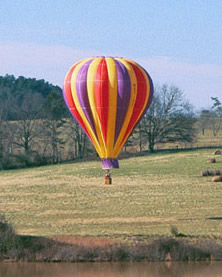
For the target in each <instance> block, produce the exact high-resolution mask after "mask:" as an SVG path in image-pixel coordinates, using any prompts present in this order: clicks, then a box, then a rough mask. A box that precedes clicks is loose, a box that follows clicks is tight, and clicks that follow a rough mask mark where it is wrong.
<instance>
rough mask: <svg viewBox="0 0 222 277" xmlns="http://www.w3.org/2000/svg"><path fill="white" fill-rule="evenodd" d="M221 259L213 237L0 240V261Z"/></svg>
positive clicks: (29, 237)
mask: <svg viewBox="0 0 222 277" xmlns="http://www.w3.org/2000/svg"><path fill="white" fill-rule="evenodd" d="M211 260H222V245H221V244H218V243H217V242H216V241H214V240H204V241H203V240H198V242H194V241H192V240H187V239H179V238H178V239H176V238H173V237H163V238H159V239H154V240H153V241H152V242H151V243H146V242H145V241H142V242H139V241H137V240H132V241H131V242H130V243H122V242H118V241H116V240H113V239H109V238H104V237H90V236H85V237H84V236H58V237H54V238H44V237H34V236H19V235H17V236H16V237H14V238H13V237H10V236H9V241H8V242H7V243H5V245H3V242H2V240H1V242H0V261H27V262H107V261H115V262H117V261H138V262H139V261H211Z"/></svg>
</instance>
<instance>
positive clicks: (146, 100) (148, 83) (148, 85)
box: [117, 59, 150, 156]
mask: <svg viewBox="0 0 222 277" xmlns="http://www.w3.org/2000/svg"><path fill="white" fill-rule="evenodd" d="M124 60H125V61H127V62H131V63H133V64H134V65H136V66H137V67H138V68H139V69H140V71H141V72H142V74H143V76H144V78H145V81H146V87H147V89H146V99H145V101H144V105H143V108H142V109H141V111H140V113H139V116H138V119H137V120H136V121H135V123H134V125H133V126H132V128H131V130H129V135H130V134H131V131H132V130H133V128H134V127H135V125H136V124H137V122H138V120H139V118H140V116H141V115H142V114H143V112H144V109H145V107H146V105H147V102H148V99H149V96H150V81H149V79H148V77H147V75H146V73H145V72H144V70H143V68H142V67H141V66H139V65H138V64H137V63H135V62H134V61H131V60H129V59H124ZM129 135H128V136H126V138H125V139H124V141H123V142H122V143H121V145H120V147H119V152H118V153H117V156H118V155H119V153H120V151H121V149H122V147H123V146H124V144H125V142H126V141H127V139H128V138H129Z"/></svg>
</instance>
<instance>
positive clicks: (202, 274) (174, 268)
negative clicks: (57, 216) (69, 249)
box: [0, 262, 222, 277]
mask: <svg viewBox="0 0 222 277" xmlns="http://www.w3.org/2000/svg"><path fill="white" fill-rule="evenodd" d="M0 276H1V277H49V276H50V277H95V276H96V277H221V276H222V262H209V263H206V262H195V263H194V262H192V263H191V262H190V263H185V262H184V263H182V262H162V263H160V262H156V263H155V262H153V263H145V262H144V263H142V262H141V263H135V262H134V263H123V262H122V263H119V262H118V263H0Z"/></svg>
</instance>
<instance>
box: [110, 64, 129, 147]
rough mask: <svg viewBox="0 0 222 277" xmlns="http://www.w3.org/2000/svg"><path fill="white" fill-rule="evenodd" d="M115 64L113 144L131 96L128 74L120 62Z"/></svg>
mask: <svg viewBox="0 0 222 277" xmlns="http://www.w3.org/2000/svg"><path fill="white" fill-rule="evenodd" d="M115 62H116V69H117V111H116V127H115V138H114V143H116V140H117V138H118V136H119V134H120V131H121V128H122V125H123V122H124V119H125V117H126V113H127V110H128V106H129V101H130V94H131V83H130V77H129V73H128V71H127V69H126V67H125V66H124V65H123V64H122V63H121V62H120V61H117V60H115Z"/></svg>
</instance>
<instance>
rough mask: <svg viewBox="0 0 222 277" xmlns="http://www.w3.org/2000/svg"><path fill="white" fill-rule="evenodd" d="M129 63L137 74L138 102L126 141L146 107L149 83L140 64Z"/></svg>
mask: <svg viewBox="0 0 222 277" xmlns="http://www.w3.org/2000/svg"><path fill="white" fill-rule="evenodd" d="M129 63H130V65H131V66H132V68H133V70H134V73H135V75H136V80H137V96H136V102H135V105H134V108H133V113H132V117H131V119H130V122H129V125H128V127H127V130H126V133H125V135H124V137H123V140H122V141H124V140H125V139H126V137H128V136H129V135H130V134H131V133H132V131H133V129H134V127H135V124H136V122H137V121H138V119H139V114H140V112H141V110H142V109H143V107H144V104H145V101H146V96H147V83H146V79H145V77H144V75H143V73H142V72H141V70H140V69H139V68H138V66H136V65H135V64H133V63H131V62H129Z"/></svg>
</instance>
